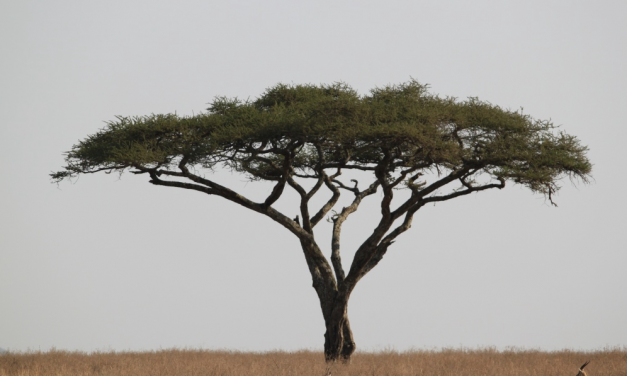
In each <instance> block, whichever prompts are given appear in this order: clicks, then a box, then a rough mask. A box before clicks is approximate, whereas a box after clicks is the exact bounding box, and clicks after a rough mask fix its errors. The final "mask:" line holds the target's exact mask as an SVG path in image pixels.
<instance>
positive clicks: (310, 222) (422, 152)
mask: <svg viewBox="0 0 627 376" xmlns="http://www.w3.org/2000/svg"><path fill="white" fill-rule="evenodd" d="M586 152H587V148H586V147H585V146H582V145H581V144H580V143H579V141H578V140H577V138H576V137H574V136H571V135H568V134H566V133H563V132H560V131H559V130H558V129H557V127H555V126H554V125H553V124H552V123H551V122H549V121H542V120H535V119H533V118H532V117H530V116H529V115H526V114H523V113H522V112H519V111H510V110H505V109H502V108H500V107H498V106H495V105H492V104H490V103H488V102H484V101H481V100H479V99H477V98H469V99H467V100H465V101H459V100H457V99H455V98H450V97H445V98H441V97H439V96H437V95H433V94H430V93H429V92H428V88H427V86H425V85H421V84H419V83H418V82H416V81H413V80H412V81H410V82H407V83H403V84H400V85H391V86H386V87H383V88H376V89H373V90H371V92H370V93H369V94H368V95H359V94H357V93H356V92H355V91H354V90H353V89H351V88H350V87H349V86H347V85H345V84H342V83H336V84H332V85H320V86H317V85H283V84H279V85H277V86H274V87H272V88H270V89H268V90H266V92H265V93H264V94H263V95H261V96H260V97H259V98H258V99H256V100H254V101H241V100H238V99H228V98H224V97H219V98H216V99H215V100H214V101H213V102H212V103H211V106H210V107H209V108H208V112H206V113H203V114H200V115H195V116H188V117H181V116H177V115H173V114H166V115H150V116H142V117H133V118H130V117H118V118H117V119H116V120H115V121H112V122H109V123H108V124H107V126H106V127H105V128H104V129H102V130H101V131H99V132H98V133H96V134H95V135H92V136H89V137H87V138H86V139H85V140H83V141H81V142H79V143H78V144H77V145H75V146H74V147H73V148H72V150H71V151H69V152H68V153H67V157H66V163H67V165H66V166H65V167H64V169H63V170H62V171H59V172H55V173H52V174H51V177H52V179H53V181H54V182H57V183H58V182H60V181H62V180H64V179H67V178H73V177H76V176H78V175H80V174H86V173H95V172H99V171H107V172H111V171H118V172H120V173H122V172H124V171H130V172H131V173H134V174H145V175H147V176H148V177H149V178H150V180H149V181H150V183H152V184H155V185H159V186H164V187H174V188H183V189H189V190H194V191H199V192H202V193H206V194H208V195H212V196H219V197H222V198H224V199H227V200H229V201H231V202H234V203H236V204H239V205H241V206H243V207H245V208H247V209H250V210H252V211H255V212H257V213H260V214H263V215H265V216H267V217H269V218H270V219H272V220H274V221H275V222H277V223H278V224H280V225H281V226H283V227H284V228H285V229H287V231H289V232H290V233H291V234H292V235H294V236H296V237H297V238H298V240H299V242H300V244H301V247H302V250H303V253H304V256H305V259H306V261H307V265H308V268H309V271H310V273H311V277H312V280H313V287H314V289H315V291H316V293H317V295H318V298H319V299H320V305H321V308H322V314H323V317H324V321H325V325H326V333H325V343H324V353H325V357H326V359H327V361H335V360H337V359H344V360H348V359H350V356H351V354H352V353H353V352H354V351H355V342H354V340H353V333H352V331H351V329H350V324H349V320H348V315H347V305H348V301H349V297H350V296H351V292H352V291H353V289H354V288H355V286H356V284H357V282H359V280H360V279H361V278H363V277H364V276H365V275H366V274H367V273H368V272H369V271H370V270H372V268H374V267H375V266H376V265H377V264H378V263H379V262H380V261H381V259H382V258H383V256H384V255H385V253H386V252H387V250H388V247H390V245H392V243H393V242H394V240H395V239H396V238H397V237H398V236H399V235H401V234H402V233H404V232H405V231H407V230H408V229H409V228H410V227H411V223H412V218H413V216H414V214H415V213H416V212H417V211H418V210H420V208H422V207H423V206H425V205H426V204H428V203H435V202H440V201H447V200H451V199H454V198H457V197H461V196H465V195H468V194H470V193H473V192H480V191H485V190H488V189H492V188H498V189H501V188H504V187H505V185H506V183H507V182H511V183H514V184H520V185H523V186H525V187H527V188H529V189H530V190H531V191H533V192H536V193H540V194H544V195H546V197H547V198H548V200H549V201H550V202H551V203H553V195H554V193H555V192H557V191H558V189H559V184H558V183H559V180H560V179H562V178H563V177H565V176H567V177H570V178H571V179H576V180H580V181H583V182H587V181H588V178H589V176H590V172H591V164H590V162H589V161H588V159H587V157H586ZM224 168H226V169H230V170H231V171H235V172H238V173H241V174H243V175H245V176H246V177H248V178H249V179H250V180H252V181H268V182H271V183H272V184H273V189H272V191H271V193H270V194H269V195H268V196H267V197H265V199H264V200H263V201H259V202H257V201H253V200H251V199H249V198H247V197H245V196H244V195H243V194H241V193H238V192H235V191H234V190H232V189H230V188H228V187H225V186H223V185H220V184H218V183H216V182H215V181H213V180H211V179H209V178H207V177H206V176H204V175H203V174H202V173H201V172H202V171H208V170H211V171H220V169H224ZM347 171H350V172H351V173H350V174H349V175H350V177H357V176H359V178H358V179H351V181H350V182H347V181H346V179H342V177H341V176H342V173H343V172H347ZM364 179H365V180H364ZM362 182H365V185H361V183H362ZM286 187H289V188H291V189H293V190H295V191H296V192H297V194H298V196H299V197H300V203H299V207H298V208H297V212H298V214H299V216H300V220H299V216H296V218H294V219H292V216H288V215H286V214H283V213H281V212H279V211H278V210H276V209H275V208H274V207H273V204H275V203H276V202H277V200H279V198H280V197H281V196H282V194H283V193H284V191H285V189H286ZM401 189H402V190H405V191H406V192H407V194H405V195H400V196H402V197H401V199H400V200H398V199H397V200H396V201H399V202H396V201H394V193H395V191H398V190H401ZM322 192H324V193H322ZM375 192H382V195H381V196H380V197H381V202H380V218H378V223H377V224H376V226H375V227H374V228H373V229H371V230H368V233H367V234H366V235H365V236H364V240H363V242H362V243H361V245H360V246H359V247H358V248H357V250H356V251H355V255H354V258H353V261H352V263H351V265H350V268H349V269H348V271H345V269H344V268H343V265H342V262H341V257H340V250H341V247H340V245H341V242H340V236H341V234H342V225H343V224H344V222H345V221H346V220H347V219H348V218H349V216H351V215H352V214H353V213H355V211H357V209H358V207H359V205H360V204H361V203H362V201H363V200H364V199H366V198H368V197H369V196H372V195H373V194H374V193H375ZM321 193H322V195H323V196H325V195H326V196H325V197H326V198H325V202H324V204H322V205H321V206H319V207H316V208H314V207H312V205H311V204H310V202H311V200H312V198H313V197H314V195H317V194H321ZM342 193H345V194H348V195H349V196H350V198H352V201H351V202H350V203H348V205H346V206H344V207H341V208H338V209H337V210H334V208H335V207H336V204H337V203H338V200H339V198H340V196H341V194H342ZM329 196H330V197H329ZM393 201H394V202H393ZM325 218H327V219H328V220H329V221H331V222H332V223H333V227H332V244H331V257H330V260H328V259H327V258H326V257H325V256H324V254H323V252H322V250H321V247H320V245H319V244H318V243H317V242H316V238H315V237H314V228H315V227H316V225H318V224H319V223H320V221H322V220H323V219H325Z"/></svg>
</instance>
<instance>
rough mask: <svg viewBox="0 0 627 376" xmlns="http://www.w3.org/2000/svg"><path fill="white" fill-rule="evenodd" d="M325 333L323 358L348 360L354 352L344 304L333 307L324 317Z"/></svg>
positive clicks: (346, 361) (331, 360) (332, 360)
mask: <svg viewBox="0 0 627 376" xmlns="http://www.w3.org/2000/svg"><path fill="white" fill-rule="evenodd" d="M325 325H326V329H327V330H326V333H325V334H324V358H325V360H326V361H327V362H336V361H337V360H340V359H341V360H342V362H344V363H348V362H350V358H351V355H352V354H353V353H354V352H355V341H354V340H353V332H352V331H351V327H350V322H349V321H348V314H347V310H346V304H339V305H338V306H336V307H333V311H332V313H331V315H329V317H327V318H325Z"/></svg>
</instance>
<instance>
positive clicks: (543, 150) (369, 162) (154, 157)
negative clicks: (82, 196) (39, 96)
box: [51, 81, 591, 195]
mask: <svg viewBox="0 0 627 376" xmlns="http://www.w3.org/2000/svg"><path fill="white" fill-rule="evenodd" d="M585 153H586V147H584V146H582V145H581V144H580V143H579V141H578V140H577V139H576V138H575V137H574V136H571V135H568V134H565V133H563V132H558V130H556V129H555V127H554V126H553V125H552V124H551V123H550V122H548V121H540V120H535V119H533V118H531V117H530V116H529V115H526V114H523V113H521V112H514V111H509V110H505V109H502V108H500V107H498V106H495V105H492V104H490V103H487V102H483V101H480V100H478V99H476V98H471V99H468V100H465V101H459V100H456V99H455V98H440V97H439V96H436V95H433V94H430V93H429V92H428V91H427V87H426V86H424V85H421V84H419V83H417V82H415V81H410V82H408V83H404V84H401V85H395V86H387V87H384V88H377V89H374V90H372V91H371V92H370V94H369V95H363V96H360V95H358V94H357V93H356V92H355V91H354V90H352V89H351V88H350V87H348V86H346V85H344V84H333V85H328V86H314V85H293V86H290V85H282V84H281V85H277V86H275V87H273V88H270V89H268V90H267V91H266V92H265V93H264V94H263V95H262V96H261V97H259V98H258V99H257V100H254V101H240V100H238V99H227V98H216V99H215V100H214V101H213V103H212V104H211V106H210V107H209V109H208V112H207V113H203V114H200V115H195V116H188V117H181V116H177V115H173V114H167V115H150V116H142V117H118V118H117V120H115V121H112V122H109V123H108V125H107V126H106V127H105V128H104V129H102V130H101V131H99V132H98V133H96V134H95V135H92V136H90V137H88V138H87V139H85V140H83V141H81V142H80V143H79V144H77V145H75V146H74V147H73V148H72V150H71V151H70V152H68V154H67V166H66V167H65V170H63V171H61V172H57V173H53V174H51V176H52V178H53V180H55V181H60V180H62V179H64V178H69V177H73V176H76V175H78V174H81V173H91V172H96V171H102V170H125V169H127V168H134V169H141V170H145V169H160V170H175V169H176V168H177V166H178V165H179V163H180V162H181V159H185V164H188V165H196V166H201V167H205V168H214V167H217V166H227V167H229V168H231V169H233V170H236V171H240V172H244V173H245V174H247V175H248V176H249V177H250V178H252V179H264V180H278V179H279V178H280V176H282V175H283V171H289V173H291V174H295V175H296V176H297V175H298V174H302V175H303V176H304V175H307V176H311V177H313V176H315V175H316V174H317V171H319V170H320V168H323V169H324V168H337V167H342V168H354V169H361V170H374V169H375V167H376V166H379V165H380V164H381V161H382V160H384V159H385V158H388V159H389V162H390V163H386V164H385V166H384V169H385V170H386V171H384V173H385V174H387V175H389V176H392V175H393V174H394V172H395V171H401V170H404V169H412V170H413V171H420V170H433V169H438V171H439V172H441V171H445V170H448V171H456V170H461V169H467V170H468V172H469V174H466V178H465V179H466V180H465V181H466V182H467V183H468V184H472V179H471V178H470V177H471V175H472V174H481V173H487V174H489V175H491V176H492V178H494V179H498V180H501V179H504V180H511V181H514V182H516V183H520V184H524V185H525V186H527V187H529V188H530V189H531V190H533V191H536V192H541V193H545V194H549V195H550V194H551V193H553V192H555V191H556V190H557V189H558V188H559V187H558V185H557V184H556V183H557V180H558V179H559V178H560V177H561V176H563V175H564V174H565V175H569V176H570V177H578V178H581V179H583V180H584V181H585V180H586V179H587V177H588V175H589V173H590V170H591V164H590V162H589V161H588V159H587V158H586V155H585ZM286 162H287V163H289V164H290V166H291V167H290V168H289V169H288V170H285V169H284V166H285V163H286ZM409 180H410V179H409V177H408V181H407V182H406V186H407V185H411V184H412V182H411V181H409Z"/></svg>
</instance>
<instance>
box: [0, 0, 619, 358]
mask: <svg viewBox="0 0 627 376" xmlns="http://www.w3.org/2000/svg"><path fill="white" fill-rule="evenodd" d="M626 17H627V3H625V2H623V1H604V0H602V1H598V0H597V1H577V0H567V1H550V0H548V1H547V0H543V1H529V0H525V1H461V0H460V1H435V0H434V1H385V2H384V1H364V0H360V1H326V0H322V1H286V0H266V1H161V0H159V1H155V0H153V1H132V0H125V1H116V0H114V1H111V0H110V1H106V2H105V1H100V2H86V1H54V2H53V1H19V2H18V1H7V0H4V1H0V51H1V57H2V58H1V59H0V347H2V348H8V349H11V350H19V351H22V350H28V349H34V350H38V349H41V350H47V349H50V348H51V347H53V346H54V347H56V348H59V349H67V350H82V351H92V350H155V349H160V348H171V347H192V348H207V349H218V348H227V349H237V350H272V349H284V350H295V349H301V348H311V349H319V350H320V349H322V344H323V333H324V325H323V320H322V316H321V313H320V310H319V304H318V300H317V297H316V294H315V292H314V290H313V289H312V288H311V279H310V276H309V274H308V270H307V267H306V264H305V261H304V258H303V257H302V254H301V251H300V249H299V244H298V242H297V241H296V239H295V238H294V237H292V236H291V235H290V234H289V233H287V232H286V231H285V230H284V229H283V228H282V227H280V226H278V225H276V224H275V223H273V222H271V221H269V220H268V219H266V218H263V217H261V216H259V215H256V214H252V213H248V212H246V211H245V210H244V209H242V208H239V207H235V206H234V205H233V204H230V203H228V202H222V201H221V200H220V199H219V198H215V197H209V196H202V195H199V194H195V193H193V192H183V191H177V190H169V189H165V188H161V187H155V186H152V185H150V184H148V183H147V182H146V178H145V177H144V176H134V175H124V176H122V178H121V179H119V178H118V176H114V175H105V174H100V175H90V176H84V177H81V178H80V179H78V181H77V182H75V183H74V184H73V183H69V182H65V183H62V184H61V185H59V186H58V187H57V186H56V185H53V184H50V181H49V177H48V174H49V173H50V172H51V171H54V170H58V169H60V168H61V166H62V165H63V155H62V153H63V152H64V151H67V150H69V149H70V148H71V146H72V145H73V144H74V143H76V142H77V141H78V140H79V139H82V138H84V137H85V136H87V135H89V134H92V133H94V132H96V131H97V130H98V129H99V128H101V127H102V126H103V125H104V123H103V122H104V121H107V120H112V119H113V118H114V116H115V115H145V114H150V113H167V112H177V113H178V114H182V115H188V114H193V113H198V112H202V111H204V109H205V108H206V107H207V105H206V104H207V102H209V101H211V100H212V98H213V97H215V96H217V95H226V96H239V97H244V98H245V97H249V96H250V97H252V98H254V97H255V96H257V95H259V94H261V93H262V92H263V90H264V89H265V88H267V87H269V86H272V85H274V84H276V83H278V82H284V83H316V84H317V83H331V82H334V81H344V82H346V83H348V84H350V85H351V86H353V87H354V88H355V89H357V90H358V91H360V92H362V93H366V92H367V91H368V90H369V89H371V88H373V87H375V86H382V85H385V84H388V83H399V82H404V81H407V80H409V79H410V77H413V78H416V79H417V80H419V81H420V82H423V83H428V84H430V85H431V87H432V91H433V92H435V93H439V94H441V95H452V96H456V97H459V98H466V97H468V96H478V97H480V98H481V99H484V100H487V101H490V102H492V103H495V104H499V105H501V106H502V107H506V108H511V109H518V108H520V107H523V108H524V111H525V112H526V113H529V114H531V115H532V116H534V117H536V118H541V119H552V120H553V121H554V122H555V123H556V124H561V125H563V129H564V130H565V131H566V132H568V133H571V134H575V135H577V136H578V137H579V138H580V139H581V140H582V142H583V143H584V144H586V145H588V146H589V147H590V152H589V157H590V158H591V160H592V162H593V163H594V170H593V175H594V178H595V181H594V183H593V184H590V185H577V186H575V185H573V184H571V183H570V182H569V181H565V182H564V188H563V190H562V191H561V192H560V195H559V196H558V197H557V202H558V204H559V205H560V206H559V208H553V207H551V206H550V205H548V204H547V202H546V201H545V200H544V198H543V197H540V196H533V195H531V194H530V193H528V192H527V191H525V190H523V189H521V188H518V187H511V186H510V187H508V189H505V190H502V191H497V192H484V193H479V194H477V195H473V196H469V197H463V198H460V199H456V200H453V201H450V202H448V203H445V204H438V205H437V206H435V207H429V208H426V209H425V210H423V211H422V212H419V215H417V218H416V219H415V221H414V226H413V228H412V229H411V231H410V232H408V233H407V234H405V235H403V236H402V237H401V238H399V240H398V242H397V243H396V244H395V245H394V246H393V247H392V248H391V249H390V251H389V252H388V254H387V255H386V257H385V259H384V260H383V261H382V262H381V264H380V265H379V266H378V267H377V268H376V269H375V270H373V271H372V272H371V273H370V274H369V275H368V276H367V277H366V278H365V279H364V280H362V281H361V282H360V284H359V285H358V286H357V288H356V290H355V292H354V294H353V296H352V299H351V303H350V306H349V315H350V318H351V324H352V327H353V330H354V333H355V339H356V342H357V346H358V348H359V349H361V350H377V349H383V348H395V349H398V350H406V349H410V348H439V347H446V346H452V347H459V346H464V347H479V346H496V347H498V348H504V347H506V346H517V347H525V348H539V349H543V350H554V349H561V348H572V349H586V350H593V349H599V348H602V347H604V346H625V345H627V342H626V341H627V319H625V318H626V317H627V272H625V270H627V246H626V245H625V229H626V228H627V226H626V225H627V216H626V214H625V213H627V200H626V199H625V195H624V189H625V187H626V186H627V178H626V176H625V171H626V170H627V169H626V167H625V164H624V160H625V158H624V156H625V150H624V146H623V145H624V144H625V140H626V139H627V130H626V129H627V127H626V126H625V116H624V115H623V113H622V111H623V110H624V107H625V103H627V74H625V66H627V51H626V48H625V45H626V41H627V24H626V23H625V21H624V20H625V18H626ZM217 178H218V179H220V180H221V181H224V182H227V183H228V184H231V185H232V186H233V187H235V188H237V189H238V190H239V191H240V192H242V193H244V194H253V195H254V194H255V193H257V194H263V193H265V192H267V190H268V187H267V186H261V187H259V186H257V185H256V184H254V183H249V184H246V183H245V182H243V179H241V178H240V177H238V176H233V175H231V174H230V173H223V172H218V173H217ZM282 208H283V209H286V210H287V211H288V212H289V210H292V209H289V208H290V206H289V201H288V202H287V203H285V204H284V206H283V207H282ZM366 209H367V208H365V209H364V210H363V212H362V211H361V209H360V213H357V214H361V215H366V216H367V215H368V211H367V210H366ZM293 211H294V214H295V210H293ZM367 223H368V222H367V218H366V219H365V220H356V219H355V220H353V219H351V220H349V222H347V224H346V227H347V229H346V231H347V234H346V235H344V238H343V239H345V241H346V244H345V246H344V247H345V249H346V248H347V247H350V246H351V245H354V244H357V242H358V241H359V240H360V239H361V237H362V236H363V234H364V231H367V230H364V226H366V224H367ZM242 229H245V231H244V232H242ZM329 229H330V227H327V228H323V229H322V230H323V231H329ZM320 236H321V239H323V240H322V241H321V242H322V244H324V245H325V246H326V245H328V241H326V240H325V239H326V238H325V236H326V237H328V234H322V233H321V234H320ZM344 260H345V262H348V261H349V260H350V257H349V255H344Z"/></svg>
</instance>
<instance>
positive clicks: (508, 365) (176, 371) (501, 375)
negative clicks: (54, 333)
mask: <svg viewBox="0 0 627 376" xmlns="http://www.w3.org/2000/svg"><path fill="white" fill-rule="evenodd" d="M586 360H591V362H590V365H588V366H587V367H586V371H588V374H589V375H590V376H597V375H598V376H601V375H603V376H627V348H625V349H621V350H617V349H614V350H604V351H598V352H576V351H560V352H541V351H504V352H499V351H495V350H491V349H487V350H474V351H464V350H442V351H412V352H393V351H388V352H379V353H356V354H355V355H354V357H353V360H352V363H351V364H349V365H342V364H334V365H332V366H331V367H328V366H327V365H326V364H325V363H324V361H323V356H322V354H321V353H318V352H312V351H299V352H294V353H286V352H268V353H244V352H229V351H199V350H164V351H156V352H142V353H136V352H123V353H115V352H100V353H91V354H85V353H77V352H66V351H50V352H30V353H8V354H4V355H0V376H9V375H11V376H13V375H16V376H18V375H19V376H43V375H46V376H47V375H55V376H57V375H58V376H61V375H78V376H82V375H85V376H86V375H101V376H106V375H116V376H126V375H128V376H131V375H132V376H144V375H145V376H148V375H150V376H165V375H176V376H187V375H189V376H193V375H220V376H231V375H233V376H236V375H237V376H243V375H250V376H266V375H267V376H270V375H272V376H282V375H285V376H287V375H290V376H292V375H293V376H324V375H327V374H328V373H329V371H330V372H331V374H332V375H333V376H343V375H346V376H349V375H355V376H357V375H359V376H370V375H372V376H374V375H376V376H387V375H394V376H397V375H429V376H435V375H455V376H465V375H467V376H479V375H481V376H485V375H494V376H513V375H516V376H519V375H538V376H540V375H541V376H547V375H556V376H557V375H565V376H575V375H576V374H577V370H578V368H579V366H580V365H581V364H583V362H584V361H586Z"/></svg>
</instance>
